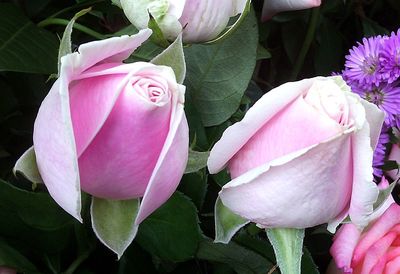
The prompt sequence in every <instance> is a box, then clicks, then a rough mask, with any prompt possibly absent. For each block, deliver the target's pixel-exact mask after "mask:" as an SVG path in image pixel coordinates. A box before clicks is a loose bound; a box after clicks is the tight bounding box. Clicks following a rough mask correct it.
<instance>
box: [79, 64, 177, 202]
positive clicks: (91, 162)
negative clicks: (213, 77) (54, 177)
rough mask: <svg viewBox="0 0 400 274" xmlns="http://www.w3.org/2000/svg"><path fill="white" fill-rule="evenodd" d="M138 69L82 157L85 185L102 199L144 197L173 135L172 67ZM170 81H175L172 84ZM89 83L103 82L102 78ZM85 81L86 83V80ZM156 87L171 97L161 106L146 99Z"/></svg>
mask: <svg viewBox="0 0 400 274" xmlns="http://www.w3.org/2000/svg"><path fill="white" fill-rule="evenodd" d="M132 67H133V69H132V74H128V75H127V76H126V77H125V78H126V79H125V80H124V81H121V83H123V87H124V91H123V92H122V93H121V94H120V96H119V98H118V100H117V102H116V104H115V106H114V107H113V109H112V111H111V113H110V115H109V116H108V118H107V120H106V121H105V123H104V125H103V126H102V127H101V129H100V131H99V132H98V134H97V135H96V137H95V138H94V140H93V141H92V142H91V143H90V145H89V146H88V147H87V149H86V151H85V152H84V153H83V154H82V155H81V157H80V158H79V168H80V174H81V187H82V189H83V190H85V191H86V192H88V193H90V194H92V195H94V196H96V197H103V198H111V199H131V198H137V197H141V196H143V194H144V192H145V189H146V186H147V184H148V182H149V179H150V176H151V174H152V171H153V169H154V166H155V164H156V162H157V159H158V157H159V155H160V152H161V149H162V147H163V144H164V142H165V140H166V137H167V134H168V131H169V123H170V113H171V102H170V98H169V96H170V92H171V91H169V89H175V88H176V83H175V79H174V74H173V71H172V69H171V68H169V67H163V66H155V65H152V64H147V63H146V64H143V63H140V64H136V63H135V64H132ZM134 67H139V69H137V68H136V69H134ZM160 75H163V77H160ZM113 77H115V76H113ZM117 78H119V77H117ZM167 78H170V79H172V81H171V83H172V84H169V83H168V81H167V80H166V79H167ZM87 81H94V82H96V83H97V82H99V79H97V77H96V78H95V79H92V78H89V79H87ZM131 81H133V82H132V83H131ZM136 81H139V82H138V83H137V82H136ZM103 82H104V81H103ZM79 83H80V84H81V83H82V84H83V85H85V83H86V81H85V80H80V82H79ZM132 85H133V86H132ZM141 85H143V86H141ZM118 86H120V85H118ZM101 87H102V86H101V85H100V88H101ZM78 88H79V87H78ZM83 88H84V87H83ZM154 88H156V89H159V90H160V91H161V92H162V91H164V92H166V94H164V95H163V94H161V96H167V97H168V98H166V101H165V102H164V103H163V104H161V105H160V104H157V103H156V102H153V101H151V98H149V97H146V96H148V95H149V94H147V92H150V93H151V91H152V90H153V89H154ZM83 90H84V89H83ZM94 93H98V92H97V91H94ZM99 93H100V92H99ZM127 136H129V137H128V138H127ZM139 157H140V160H139V159H138V158H139ZM111 181H112V182H113V183H112V184H110V183H109V182H111Z"/></svg>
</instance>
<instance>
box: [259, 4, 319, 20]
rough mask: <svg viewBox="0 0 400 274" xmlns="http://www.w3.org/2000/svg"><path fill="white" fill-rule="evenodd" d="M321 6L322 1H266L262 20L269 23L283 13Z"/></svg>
mask: <svg viewBox="0 0 400 274" xmlns="http://www.w3.org/2000/svg"><path fill="white" fill-rule="evenodd" d="M319 5H321V0H264V6H263V10H262V15H261V20H262V21H267V20H269V19H271V18H272V16H274V15H275V14H277V13H278V12H281V11H289V10H302V9H309V8H313V7H318V6H319Z"/></svg>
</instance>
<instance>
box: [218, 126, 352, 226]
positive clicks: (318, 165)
mask: <svg viewBox="0 0 400 274" xmlns="http://www.w3.org/2000/svg"><path fill="white" fill-rule="evenodd" d="M350 146H351V133H348V134H343V135H340V136H338V137H336V138H334V139H332V140H329V141H327V142H324V143H320V144H317V145H314V146H312V147H308V148H305V149H303V150H300V151H297V152H294V153H292V154H289V155H286V156H284V157H281V158H278V159H275V160H273V161H271V162H269V163H268V164H265V165H262V166H260V167H257V168H254V169H252V170H250V171H248V172H247V173H244V174H243V175H241V176H239V177H237V178H235V179H234V180H232V181H231V182H229V183H228V184H226V185H225V186H224V187H223V188H222V190H221V192H220V197H221V200H222V202H223V203H224V205H225V206H227V207H228V208H230V209H231V210H232V211H233V212H235V213H236V214H238V215H240V216H242V217H244V218H246V219H249V220H251V221H253V222H256V223H258V224H260V225H261V226H263V227H294V228H305V227H310V226H314V225H318V224H322V223H326V222H328V221H329V220H331V219H333V218H335V217H336V216H337V215H339V214H340V213H341V212H342V211H343V210H344V209H345V208H346V207H348V202H349V198H350V194H351V181H352V176H351V169H352V165H351V152H350V151H351V149H350ZM349 174H350V175H349ZM294 182H295V183H294ZM327 200H329V203H326V201H327ZM321 205H324V206H321Z"/></svg>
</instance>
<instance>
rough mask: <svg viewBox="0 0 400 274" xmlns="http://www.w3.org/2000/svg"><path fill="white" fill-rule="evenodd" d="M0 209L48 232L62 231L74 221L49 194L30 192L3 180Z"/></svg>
mask: <svg viewBox="0 0 400 274" xmlns="http://www.w3.org/2000/svg"><path fill="white" fill-rule="evenodd" d="M0 209H1V210H0V211H2V210H7V209H8V210H12V211H13V212H14V214H16V215H17V216H18V217H19V218H20V219H21V220H22V221H24V222H25V223H26V224H28V225H29V226H31V227H33V228H36V229H40V230H46V231H53V230H57V229H60V228H62V227H64V226H66V225H67V224H71V223H72V221H73V219H72V218H71V217H70V216H69V215H68V214H67V213H66V212H64V210H62V209H61V208H60V207H59V206H58V205H57V204H56V203H55V202H54V201H53V199H51V197H50V196H49V195H48V194H46V193H34V192H28V191H25V190H22V189H19V188H16V187H14V186H12V185H11V184H9V183H7V182H5V181H2V180H0ZM0 216H1V214H0Z"/></svg>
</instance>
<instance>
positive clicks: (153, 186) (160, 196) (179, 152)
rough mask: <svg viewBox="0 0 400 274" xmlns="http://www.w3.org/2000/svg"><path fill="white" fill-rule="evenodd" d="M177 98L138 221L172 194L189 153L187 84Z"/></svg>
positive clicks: (137, 223) (181, 88)
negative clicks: (185, 103)
mask: <svg viewBox="0 0 400 274" xmlns="http://www.w3.org/2000/svg"><path fill="white" fill-rule="evenodd" d="M179 86H180V85H179ZM174 99H175V100H176V101H175V102H174V103H173V106H175V108H174V109H173V110H172V113H171V121H170V131H169V133H168V136H167V138H166V140H165V143H164V147H163V148H162V151H161V154H160V156H159V158H158V161H157V163H156V166H155V168H154V170H153V173H152V175H151V178H150V181H149V184H148V186H147V189H146V192H145V194H144V196H143V199H142V202H141V205H140V209H139V212H138V215H137V217H136V221H135V224H136V225H139V224H140V223H141V222H142V221H143V220H144V219H145V218H147V217H148V216H149V215H150V214H151V213H152V212H153V211H154V210H156V209H157V208H158V207H160V206H161V205H162V204H163V203H164V202H166V201H167V200H168V198H169V197H171V195H172V194H173V193H174V191H175V190H176V187H177V186H178V184H179V181H180V179H181V178H182V175H183V172H184V171H185V167H186V164H187V160H188V154H189V149H188V147H189V128H188V124H187V121H186V116H185V113H184V110H183V101H184V86H180V91H179V94H176V97H175V98H174Z"/></svg>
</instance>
